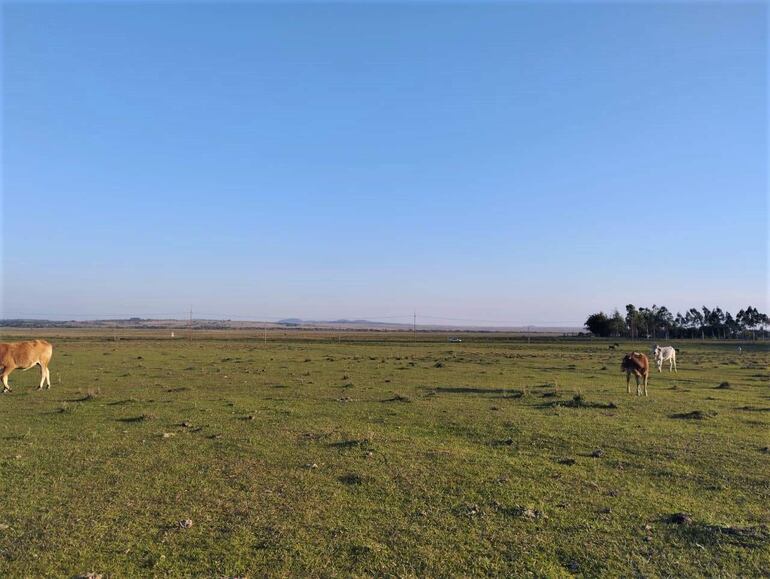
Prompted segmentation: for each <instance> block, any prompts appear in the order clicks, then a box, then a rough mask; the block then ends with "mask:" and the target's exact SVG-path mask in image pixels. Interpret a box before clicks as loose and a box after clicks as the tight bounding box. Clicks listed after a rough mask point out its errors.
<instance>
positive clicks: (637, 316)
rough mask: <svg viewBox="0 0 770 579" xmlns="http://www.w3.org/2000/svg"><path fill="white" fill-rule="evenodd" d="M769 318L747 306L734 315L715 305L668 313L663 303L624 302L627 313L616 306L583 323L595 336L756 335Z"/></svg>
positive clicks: (690, 336) (699, 336) (768, 322)
mask: <svg viewBox="0 0 770 579" xmlns="http://www.w3.org/2000/svg"><path fill="white" fill-rule="evenodd" d="M768 325H770V318H768V316H767V314H763V313H762V312H760V311H759V310H757V308H755V307H752V306H749V307H747V308H745V309H742V310H741V311H739V312H738V313H737V314H735V315H734V316H733V315H732V314H731V313H730V312H728V311H723V310H722V308H719V307H716V308H714V309H711V310H710V309H709V308H707V307H706V306H703V307H701V308H700V309H698V308H690V309H689V310H687V311H686V312H685V313H684V314H682V313H681V312H677V313H676V315H674V314H673V313H671V312H670V311H669V310H668V308H666V307H665V306H656V305H653V306H652V307H651V308H643V307H640V308H637V307H636V306H634V305H633V304H628V305H627V306H626V314H625V315H623V314H621V313H620V312H619V311H618V310H617V309H616V310H615V311H614V312H613V313H612V314H610V315H607V314H605V313H604V312H598V313H596V314H591V315H590V316H588V319H587V320H586V323H585V327H586V328H587V329H588V331H589V332H591V333H592V334H593V335H595V336H600V337H603V338H608V337H627V338H632V339H636V338H652V339H656V338H666V339H668V338H701V339H703V338H723V339H727V338H755V337H756V333H757V331H762V332H764V331H765V327H766V326H768Z"/></svg>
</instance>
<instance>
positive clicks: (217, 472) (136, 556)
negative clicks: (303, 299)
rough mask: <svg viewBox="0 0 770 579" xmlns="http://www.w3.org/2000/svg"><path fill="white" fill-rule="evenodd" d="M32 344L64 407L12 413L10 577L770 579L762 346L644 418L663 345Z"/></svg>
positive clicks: (674, 392)
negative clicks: (631, 389) (633, 359)
mask: <svg viewBox="0 0 770 579" xmlns="http://www.w3.org/2000/svg"><path fill="white" fill-rule="evenodd" d="M16 334H17V335H13V336H11V334H10V333H9V332H6V333H4V335H3V336H2V339H3V341H7V340H9V339H21V336H20V335H19V334H20V333H19V332H17V333H16ZM25 335H26V336H29V337H32V336H34V337H40V338H46V339H49V340H50V341H51V342H52V343H53V345H54V354H53V359H52V361H51V365H50V369H51V378H52V389H51V390H49V391H41V392H38V391H37V390H35V388H36V387H37V384H38V382H39V370H38V369H32V370H30V371H28V372H19V371H17V372H14V374H13V375H12V376H11V385H12V387H13V388H14V391H13V393H11V394H7V395H4V396H2V397H0V443H1V444H0V482H1V484H2V489H3V490H2V494H1V495H0V575H1V576H43V575H48V576H73V575H81V574H86V573H89V572H93V573H100V574H104V575H107V576H111V577H125V576H148V575H162V576H187V575H204V576H218V577H219V576H224V577H231V576H263V575H269V576H288V575H301V576H351V575H355V576H360V575H398V576H414V575H419V576H447V575H506V576H520V575H524V574H527V573H531V574H534V575H537V576H566V575H582V576H597V575H607V576H619V575H622V576H632V575H633V576H661V575H667V576H672V575H673V576H681V575H688V576H715V575H722V576H759V575H764V576H767V575H768V572H769V571H768V570H770V510H769V509H768V505H770V450H769V449H768V446H769V445H770V369H769V367H768V364H769V362H770V358H769V355H768V349H767V343H761V342H755V343H743V344H742V345H743V352H742V353H740V354H739V353H738V352H736V349H735V348H736V343H735V342H730V343H726V342H718V341H713V340H712V341H706V342H689V341H688V342H681V343H676V344H675V345H676V346H677V347H678V348H680V349H681V351H680V353H679V355H678V356H677V362H678V365H679V373H678V374H674V373H668V372H667V371H664V373H662V374H660V373H658V371H657V368H654V369H653V371H652V372H651V375H650V382H649V392H650V396H649V398H637V397H636V396H629V395H628V394H626V391H625V375H624V374H622V373H621V371H620V367H619V365H620V359H621V357H622V354H623V353H624V352H626V351H630V350H632V349H636V350H640V351H645V352H646V353H648V354H649V345H650V344H649V343H647V342H637V343H634V344H631V343H621V344H620V345H619V347H618V348H617V349H616V350H614V351H613V350H610V349H609V347H608V346H609V345H610V344H612V342H607V341H603V340H594V341H588V340H581V341H577V340H565V339H564V340H563V339H533V340H532V342H531V343H528V342H527V340H526V339H521V338H516V337H513V336H504V335H496V334H478V335H473V336H467V337H464V341H463V342H462V343H447V338H446V335H441V334H424V335H423V334H420V335H418V340H417V342H416V343H413V342H412V338H411V335H406V334H396V333H348V334H343V335H341V336H335V335H332V334H324V333H320V332H319V333H300V332H297V333H283V334H278V333H271V334H270V336H269V338H268V340H267V342H266V343H265V342H263V340H262V336H261V334H259V333H255V334H254V335H249V334H248V333H246V332H242V333H235V332H232V333H228V332H222V333H215V332H210V333H207V334H203V333H201V334H200V335H196V337H195V339H193V340H188V339H186V338H177V339H175V340H171V339H169V338H168V337H167V335H168V332H162V333H161V332H157V333H153V332H145V333H131V332H123V333H122V334H121V339H119V340H115V339H114V337H113V336H112V335H99V333H98V332H75V331H73V332H66V331H61V332H58V334H57V333H54V332H46V331H39V332H35V333H33V332H32V331H29V332H27V333H26V334H25ZM725 382H726V383H729V385H723V386H722V387H721V388H720V387H719V386H720V384H721V383H725ZM183 521H190V522H191V524H190V522H187V523H183Z"/></svg>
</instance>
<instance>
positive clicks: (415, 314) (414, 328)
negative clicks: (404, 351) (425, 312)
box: [412, 311, 417, 343]
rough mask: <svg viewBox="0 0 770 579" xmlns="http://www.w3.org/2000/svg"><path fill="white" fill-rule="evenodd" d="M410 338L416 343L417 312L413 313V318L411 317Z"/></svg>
mask: <svg viewBox="0 0 770 579" xmlns="http://www.w3.org/2000/svg"><path fill="white" fill-rule="evenodd" d="M412 338H413V340H414V342H415V343H417V312H416V311H415V312H414V316H413V317H412Z"/></svg>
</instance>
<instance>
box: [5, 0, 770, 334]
mask: <svg viewBox="0 0 770 579" xmlns="http://www.w3.org/2000/svg"><path fill="white" fill-rule="evenodd" d="M3 39H4V42H3V59H2V61H3V69H4V70H3V73H4V75H3V90H2V95H3V130H2V133H3V154H4V158H3V220H2V228H3V232H2V242H3V267H2V284H1V286H0V287H1V288H2V301H1V303H2V312H0V314H2V315H3V316H5V317H17V316H22V315H33V314H43V315H46V316H47V317H63V318H70V317H102V316H105V317H112V316H117V315H142V316H150V315H158V314H168V313H171V314H174V313H180V312H185V311H187V310H188V309H189V308H190V307H192V308H193V310H194V312H199V313H201V314H214V315H217V316H218V315H224V316H225V317H233V318H235V317H238V316H243V317H257V318H267V317H283V316H298V317H304V318H313V319H329V318H341V317H369V318H376V317H384V316H397V315H408V314H410V313H411V312H412V311H414V310H417V311H418V315H421V316H434V318H433V320H438V319H439V318H458V319H468V320H475V319H479V320H500V321H505V322H517V323H521V324H543V323H554V324H564V323H566V322H578V323H581V322H582V321H583V320H584V319H585V317H586V316H587V314H589V313H591V312H593V311H596V310H598V309H605V310H606V309H611V308H613V307H615V306H617V307H621V308H622V307H623V306H624V305H625V304H626V303H629V302H632V303H636V304H642V305H651V304H652V303H656V304H665V305H667V306H669V308H671V309H673V310H674V311H676V310H677V309H679V308H685V307H689V306H692V305H700V304H706V305H709V306H713V305H721V306H722V307H726V308H727V309H730V310H733V311H735V310H737V309H739V308H740V307H743V306H745V305H747V304H750V303H751V304H756V305H758V306H759V307H760V308H765V309H766V307H767V272H768V243H767V225H768V205H767V156H768V147H767V121H768V118H767V50H768V48H767V47H768V45H767V41H768V37H767V7H766V5H764V4H759V3H757V4H736V5H730V4H727V3H708V4H698V3H686V4H669V5H662V4H650V5H645V4H609V3H605V4H594V3H588V4H560V3H550V4H535V3H512V4H505V3H496V4H473V5H471V4H465V5H464V4H445V3H423V4H417V3H412V4H400V3H389V4H387V3H386V4H356V3H338V4H323V3H315V4H284V5H280V4H248V3H239V4H226V5H215V4H205V3H198V4H181V3H180V4H176V3H168V4H161V3H122V4H111V3H109V2H102V3H73V4H68V3H61V4H26V3H19V4H12V3H8V4H5V5H4V9H3ZM428 319H429V318H427V317H426V318H425V320H426V321H428Z"/></svg>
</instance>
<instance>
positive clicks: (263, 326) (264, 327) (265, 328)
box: [262, 322, 267, 346]
mask: <svg viewBox="0 0 770 579" xmlns="http://www.w3.org/2000/svg"><path fill="white" fill-rule="evenodd" d="M262 328H263V329H264V332H265V346H267V322H264V323H263V324H262Z"/></svg>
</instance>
